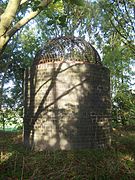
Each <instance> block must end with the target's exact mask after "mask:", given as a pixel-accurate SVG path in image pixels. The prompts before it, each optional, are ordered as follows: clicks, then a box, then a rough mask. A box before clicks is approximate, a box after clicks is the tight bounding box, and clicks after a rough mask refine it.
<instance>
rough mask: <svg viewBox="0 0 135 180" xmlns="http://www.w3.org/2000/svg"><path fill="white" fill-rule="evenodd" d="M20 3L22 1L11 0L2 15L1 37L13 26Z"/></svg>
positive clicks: (0, 23) (0, 24) (0, 21)
mask: <svg viewBox="0 0 135 180" xmlns="http://www.w3.org/2000/svg"><path fill="white" fill-rule="evenodd" d="M20 2H21V0H9V2H8V5H7V7H6V9H5V11H4V13H3V14H2V15H1V19H0V36H2V35H4V34H5V32H6V31H7V29H8V28H9V26H10V25H11V22H12V21H13V19H14V17H15V15H16V12H17V9H18V7H19V5H20Z"/></svg>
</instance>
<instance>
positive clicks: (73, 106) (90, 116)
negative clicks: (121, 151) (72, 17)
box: [25, 62, 111, 150]
mask: <svg viewBox="0 0 135 180" xmlns="http://www.w3.org/2000/svg"><path fill="white" fill-rule="evenodd" d="M26 79H27V80H28V85H27V83H26V86H27V87H28V96H27V98H26V101H27V103H26V105H25V114H26V113H27V121H29V122H32V123H31V126H32V129H31V131H32V133H31V134H32V135H31V138H32V140H31V142H32V143H33V145H34V147H35V149H36V150H43V149H46V148H51V149H88V148H102V147H106V146H108V145H110V120H111V116H110V111H111V102H110V77H109V70H108V69H107V68H105V67H103V66H101V65H97V64H89V63H87V64H84V63H74V64H73V62H64V63H60V62H59V63H58V62H57V63H50V64H47V63H46V64H40V65H37V66H35V69H31V74H30V71H29V76H27V78H26ZM27 80H26V81H27ZM27 87H26V91H27ZM26 101H25V102H26Z"/></svg>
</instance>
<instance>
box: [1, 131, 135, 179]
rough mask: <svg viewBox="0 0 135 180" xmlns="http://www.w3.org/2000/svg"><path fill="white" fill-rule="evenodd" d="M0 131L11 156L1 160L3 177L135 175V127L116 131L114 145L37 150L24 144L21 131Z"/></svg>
mask: <svg viewBox="0 0 135 180" xmlns="http://www.w3.org/2000/svg"><path fill="white" fill-rule="evenodd" d="M120 134H121V135H120ZM0 135H1V136H0V147H2V146H3V145H4V147H5V149H4V150H5V152H3V153H5V154H6V153H7V156H8V157H7V159H5V160H3V161H2V160H1V163H0V172H1V173H0V179H2V180H3V179H4V180H6V179H10V180H11V179H13V180H15V179H29V180H34V179H35V180H37V179H39V180H44V179H47V180H48V179H49V180H51V179H52V180H57V179H58V180H59V179H63V180H65V179H69V180H70V179H71V180H82V179H90V180H91V179H92V180H94V179H95V180H96V179H99V180H100V179H101V180H102V179H103V180H108V179H114V180H116V179H125V180H126V179H127V180H128V179H131V180H132V179H133V180H134V179H135V161H134V155H135V149H134V147H135V136H134V132H133V131H132V132H127V131H125V130H119V131H118V132H117V133H116V132H115V134H114V135H115V137H114V141H115V140H116V143H115V145H114V146H113V147H112V148H111V149H105V150H79V151H60V150H59V151H47V150H46V151H42V152H34V151H30V150H28V149H25V148H24V147H23V146H22V144H21V134H19V133H6V134H4V136H3V134H2V133H1V132H0ZM3 137H4V138H3ZM8 153H9V154H10V155H8Z"/></svg>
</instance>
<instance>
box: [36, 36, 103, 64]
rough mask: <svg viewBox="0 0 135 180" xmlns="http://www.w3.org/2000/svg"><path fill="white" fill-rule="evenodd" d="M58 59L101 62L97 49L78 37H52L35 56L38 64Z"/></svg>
mask: <svg viewBox="0 0 135 180" xmlns="http://www.w3.org/2000/svg"><path fill="white" fill-rule="evenodd" d="M56 61H77V62H89V63H99V64H101V59H100V56H99V54H98V52H97V51H96V49H95V48H94V47H93V46H92V45H91V44H90V43H88V42H87V41H85V40H84V39H82V38H78V37H71V36H68V37H65V36H62V37H59V38H55V39H52V40H50V41H48V42H47V44H46V45H45V46H44V47H43V49H41V50H40V51H39V52H38V53H37V56H36V58H35V63H36V64H43V63H47V62H56Z"/></svg>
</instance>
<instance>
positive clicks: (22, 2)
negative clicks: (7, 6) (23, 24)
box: [20, 0, 28, 5]
mask: <svg viewBox="0 0 135 180" xmlns="http://www.w3.org/2000/svg"><path fill="white" fill-rule="evenodd" d="M27 1H28V0H21V2H20V5H22V4H24V3H26V2H27Z"/></svg>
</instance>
